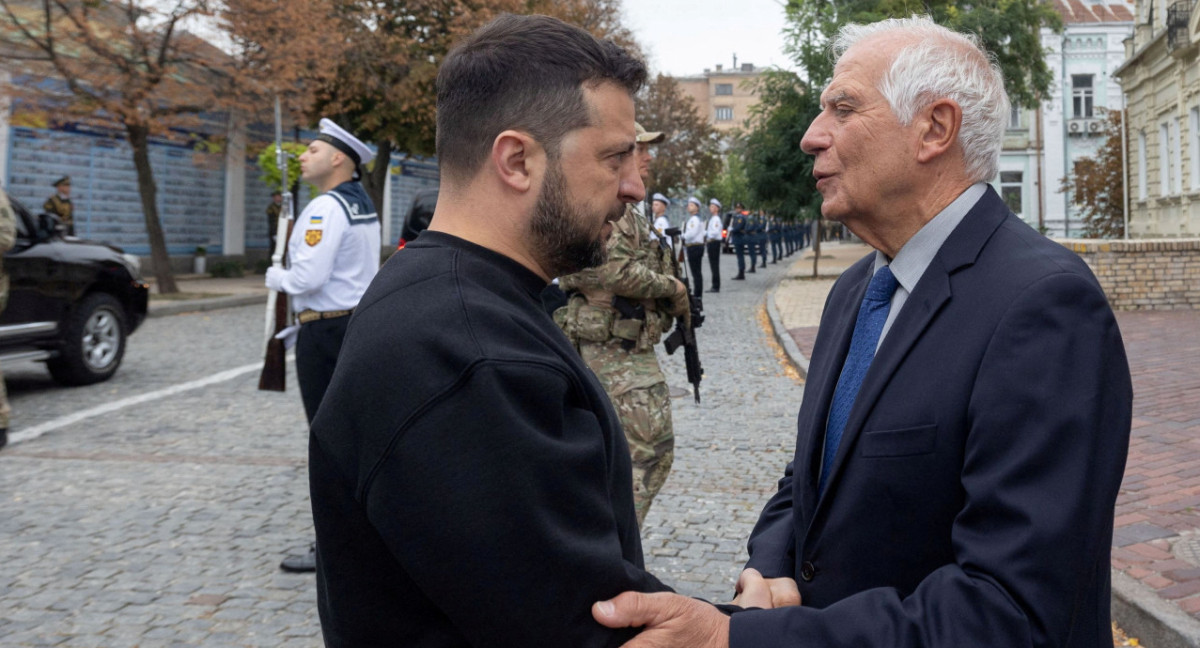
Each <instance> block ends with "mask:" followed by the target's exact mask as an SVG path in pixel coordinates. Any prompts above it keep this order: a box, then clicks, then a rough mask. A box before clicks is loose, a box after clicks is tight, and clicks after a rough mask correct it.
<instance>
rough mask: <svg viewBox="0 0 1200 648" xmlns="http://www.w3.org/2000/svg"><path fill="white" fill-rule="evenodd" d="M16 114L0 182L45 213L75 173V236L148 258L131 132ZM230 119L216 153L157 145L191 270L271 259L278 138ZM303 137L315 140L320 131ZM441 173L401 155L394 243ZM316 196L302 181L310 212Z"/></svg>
mask: <svg viewBox="0 0 1200 648" xmlns="http://www.w3.org/2000/svg"><path fill="white" fill-rule="evenodd" d="M12 117H13V115H12V109H11V105H10V104H9V103H0V183H2V184H3V186H4V187H5V188H6V189H7V190H8V191H9V193H10V194H12V195H13V197H15V198H16V199H17V200H19V201H20V202H21V203H23V204H24V205H25V206H26V207H27V208H29V209H30V210H31V211H32V212H33V213H38V212H40V211H41V207H42V204H43V203H44V202H45V200H46V199H47V198H48V197H49V196H50V195H51V194H52V193H54V188H53V187H52V186H51V183H53V182H54V181H55V180H57V179H58V178H61V177H62V176H70V177H71V181H72V193H71V200H72V202H73V203H74V207H75V214H74V218H75V233H76V235H77V236H79V237H80V238H86V239H90V240H95V241H100V242H103V243H109V244H111V245H116V246H118V247H121V248H122V249H124V250H125V251H126V252H129V253H131V254H136V255H139V256H143V257H148V256H149V254H150V245H149V240H148V237H147V235H146V226H145V220H144V218H143V215H142V204H141V198H140V195H139V193H138V185H137V174H136V171H135V170H134V166H133V158H132V153H131V151H130V146H129V143H128V142H127V141H126V140H125V138H124V134H123V132H122V131H120V130H118V129H116V128H113V127H111V126H109V125H103V124H96V123H87V122H80V123H64V124H56V125H54V126H53V127H45V126H40V125H28V124H22V123H21V122H20V120H18V123H17V124H13V123H12V121H13V119H12ZM223 120H224V118H220V117H218V118H216V119H211V120H208V121H209V122H215V123H216V124H217V125H218V126H224V132H221V133H208V135H210V136H211V135H223V136H224V141H225V146H224V147H223V148H222V150H218V151H217V152H207V151H208V150H209V147H207V146H204V145H203V144H204V142H205V141H206V140H205V134H204V133H193V134H191V136H190V137H158V138H152V140H151V144H150V164H151V168H152V169H153V173H154V179H155V184H156V185H157V196H156V198H157V200H156V202H157V205H158V211H159V218H160V221H161V223H162V228H163V233H164V235H165V237H166V243H167V251H168V254H170V255H171V256H172V257H173V258H175V259H176V260H175V261H173V262H172V265H176V264H179V265H180V267H188V266H189V265H190V257H191V255H193V254H194V253H195V251H196V248H198V247H204V248H205V249H206V251H207V253H208V255H210V256H225V257H259V256H267V255H269V251H268V249H267V247H268V236H267V219H266V214H265V209H266V206H267V205H268V203H269V202H270V193H271V188H270V187H268V186H267V185H266V184H265V183H263V182H262V180H261V177H260V176H261V174H260V172H259V169H258V167H257V165H256V163H255V157H254V156H255V154H257V152H258V151H259V150H261V147H262V146H263V145H265V143H266V142H267V141H268V140H269V138H270V134H269V132H268V131H269V129H263V128H259V129H247V128H246V127H244V126H241V125H238V124H234V123H231V122H230V123H224V124H222V121H223ZM209 130H214V129H209ZM216 130H220V129H216ZM299 136H300V139H301V141H308V140H310V139H312V138H313V137H315V136H316V133H315V132H305V131H301V132H300V134H299ZM438 177H439V176H438V169H437V163H436V161H434V160H431V159H417V158H406V157H398V156H396V155H393V158H392V160H391V173H390V174H389V175H388V184H387V186H386V187H385V192H384V204H383V205H380V206H379V208H380V212H381V214H380V217H381V224H382V235H383V242H384V246H385V247H388V246H389V245H391V246H394V245H395V243H396V236H398V235H399V232H400V227H401V222H402V219H403V216H404V214H405V213H406V212H407V211H408V208H409V205H410V204H411V203H412V199H413V196H414V195H415V193H416V192H417V191H419V190H420V189H424V188H426V187H437V186H438V182H439V181H438ZM308 197H309V196H308V189H307V187H306V186H305V185H303V184H301V192H300V196H299V198H300V201H299V204H300V208H301V209H303V207H304V205H305V204H306V203H307V200H308ZM393 233H394V234H393ZM146 263H147V264H148V263H149V261H148V260H147V261H146ZM144 267H149V266H148V265H146V266H144Z"/></svg>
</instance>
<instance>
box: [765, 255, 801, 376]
mask: <svg viewBox="0 0 1200 648" xmlns="http://www.w3.org/2000/svg"><path fill="white" fill-rule="evenodd" d="M786 278H787V275H786V274H785V275H783V276H782V277H780V279H779V281H778V282H776V284H775V287H774V288H772V289H771V292H770V293H768V294H767V317H768V319H770V320H771V332H772V333H773V334H774V335H775V341H776V342H778V343H779V346H781V347H783V350H784V352H785V353H786V354H787V357H788V360H789V361H790V362H791V364H792V366H793V367H795V368H796V371H797V372H799V373H800V377H801V378H803V379H804V380H808V358H806V357H804V354H803V353H802V352H801V351H800V347H799V346H798V345H797V344H796V341H795V340H794V339H792V335H791V334H790V333H788V331H787V327H786V326H784V325H783V316H782V315H781V314H780V313H779V307H778V306H776V305H775V292H776V291H778V290H779V284H780V283H783V280H784V279H786Z"/></svg>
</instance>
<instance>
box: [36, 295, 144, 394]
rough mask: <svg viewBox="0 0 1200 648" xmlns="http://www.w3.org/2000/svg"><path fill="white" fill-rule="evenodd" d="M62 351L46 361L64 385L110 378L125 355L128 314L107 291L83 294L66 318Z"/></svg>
mask: <svg viewBox="0 0 1200 648" xmlns="http://www.w3.org/2000/svg"><path fill="white" fill-rule="evenodd" d="M63 334H64V336H63V347H62V352H61V353H60V354H59V356H58V357H57V358H53V359H51V360H47V361H46V366H47V367H48V368H49V369H50V375H51V376H53V377H54V379H55V380H57V381H58V382H60V383H62V384H64V385H90V384H92V383H98V382H101V381H104V380H108V379H109V378H110V377H112V375H113V374H114V373H116V371H117V367H119V366H121V359H122V358H123V357H124V356H125V313H124V311H123V310H121V304H120V303H119V302H118V301H117V300H116V299H115V298H114V297H113V296H112V295H109V294H107V293H92V294H90V295H88V296H86V297H84V298H83V299H82V300H81V301H80V302H79V304H78V305H77V306H76V308H75V309H74V310H73V311H72V312H71V314H70V316H69V317H68V319H67V323H66V327H65V329H64V330H63Z"/></svg>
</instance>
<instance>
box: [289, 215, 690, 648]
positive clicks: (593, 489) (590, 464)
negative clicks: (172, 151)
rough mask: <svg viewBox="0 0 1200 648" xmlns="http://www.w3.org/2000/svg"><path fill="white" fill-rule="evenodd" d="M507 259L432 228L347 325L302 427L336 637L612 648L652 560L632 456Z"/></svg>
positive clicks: (320, 582) (527, 283) (324, 609)
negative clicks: (620, 598)
mask: <svg viewBox="0 0 1200 648" xmlns="http://www.w3.org/2000/svg"><path fill="white" fill-rule="evenodd" d="M544 287H545V282H544V281H543V280H542V279H541V278H540V277H538V276H537V275H536V274H534V273H533V272H531V271H529V270H528V269H526V268H524V267H523V266H521V265H520V264H518V263H516V262H515V261H513V260H511V259H509V258H507V257H505V256H502V255H500V254H497V253H495V252H492V251H490V250H487V249H485V248H483V247H480V246H477V245H474V244H472V243H469V242H467V241H464V240H462V239H458V238H456V237H453V236H449V235H446V234H443V233H439V232H432V231H427V232H425V233H423V234H421V237H420V238H419V239H418V240H416V241H414V242H413V243H411V244H409V245H408V246H407V247H406V248H405V249H403V250H401V251H399V252H397V253H396V254H395V255H394V256H393V258H392V259H390V260H389V261H388V262H387V263H386V264H385V265H384V267H383V268H382V269H381V270H380V272H379V274H378V276H377V277H376V278H375V280H374V282H373V283H372V284H371V287H370V289H369V290H368V291H367V293H366V295H365V296H364V297H363V299H362V301H361V302H360V303H359V306H358V308H357V309H356V312H355V314H354V317H353V318H352V320H351V322H350V328H349V332H348V333H347V335H346V339H345V343H344V345H343V347H342V351H341V355H340V356H339V360H338V366H337V371H336V372H335V374H334V377H333V382H332V383H331V384H330V386H329V391H328V392H327V393H326V395H325V400H324V401H323V402H322V405H321V408H320V410H319V412H318V414H317V417H316V419H315V420H314V422H313V426H312V435H311V439H310V445H309V471H310V487H311V492H312V506H313V518H314V521H315V524H316V532H317V546H318V551H317V553H318V561H317V597H318V605H319V609H320V614H321V625H322V631H323V633H324V635H325V641H326V644H327V645H328V646H334V647H341V646H354V647H356V648H358V647H363V646H555V647H559V646H561V647H575V646H619V645H620V644H621V643H623V642H624V641H626V640H627V639H629V638H630V636H632V633H633V631H630V630H624V631H614V630H609V629H607V628H604V627H602V626H600V625H599V624H597V623H596V622H595V621H594V620H593V619H592V616H591V605H592V603H593V602H595V601H599V600H604V599H608V598H611V597H612V596H615V595H616V594H618V593H620V592H623V591H625V590H640V591H664V590H668V588H667V587H666V586H665V585H663V584H662V583H661V582H659V581H658V579H656V578H655V577H654V576H651V575H650V574H649V573H647V572H646V571H645V570H644V565H643V561H642V549H641V541H640V537H639V533H638V526H637V518H636V516H635V515H634V510H633V493H632V489H633V487H632V480H631V469H630V461H629V450H628V448H627V446H626V444H625V438H624V436H623V435H622V433H621V427H620V423H619V422H618V420H617V416H616V414H615V413H614V411H613V408H612V405H611V404H610V403H609V400H608V397H607V396H606V395H605V393H604V390H603V388H602V387H601V386H600V383H599V382H598V381H597V380H596V377H595V375H594V374H592V372H591V370H590V369H588V367H587V366H586V365H585V364H584V363H583V361H582V360H581V359H580V357H579V355H578V354H577V353H576V352H575V350H574V349H573V348H572V347H571V345H570V343H569V342H568V341H567V339H566V337H565V336H564V335H563V333H562V332H561V331H560V330H559V329H558V327H557V326H555V324H554V322H553V321H551V320H550V318H549V317H548V316H547V315H546V313H545V312H544V311H543V310H542V308H541V304H540V302H539V293H540V292H541V290H542V289H543V288H544Z"/></svg>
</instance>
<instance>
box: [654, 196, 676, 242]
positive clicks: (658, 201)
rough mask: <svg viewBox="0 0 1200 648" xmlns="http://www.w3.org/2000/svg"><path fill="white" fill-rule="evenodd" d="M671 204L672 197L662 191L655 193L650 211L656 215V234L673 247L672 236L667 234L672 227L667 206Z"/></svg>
mask: <svg viewBox="0 0 1200 648" xmlns="http://www.w3.org/2000/svg"><path fill="white" fill-rule="evenodd" d="M670 205H671V199H670V198H667V197H666V196H664V195H662V194H660V193H656V194H654V198H653V199H651V201H650V212H651V213H652V214H653V215H654V234H655V235H656V236H657V237H658V238H660V239H662V240H663V241H665V242H666V244H667V247H671V237H669V236H667V234H666V231H667V230H668V229H670V228H671V221H670V219H668V218H667V207H669V206H670Z"/></svg>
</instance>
